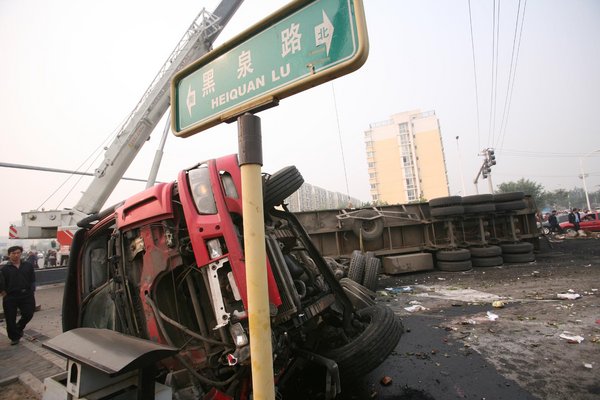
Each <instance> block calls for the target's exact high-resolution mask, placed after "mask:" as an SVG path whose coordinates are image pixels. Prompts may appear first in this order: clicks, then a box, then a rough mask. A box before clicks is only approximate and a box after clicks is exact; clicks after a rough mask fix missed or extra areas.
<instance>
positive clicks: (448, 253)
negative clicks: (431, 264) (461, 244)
mask: <svg viewBox="0 0 600 400" xmlns="http://www.w3.org/2000/svg"><path fill="white" fill-rule="evenodd" d="M435 258H436V260H438V261H466V260H469V259H470V258H471V252H470V251H469V250H468V249H454V250H438V251H437V252H436V253H435Z"/></svg>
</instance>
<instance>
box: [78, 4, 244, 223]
mask: <svg viewBox="0 0 600 400" xmlns="http://www.w3.org/2000/svg"><path fill="white" fill-rule="evenodd" d="M240 3H241V1H233V0H227V1H223V2H221V4H219V6H218V7H217V8H216V9H215V12H214V13H212V14H211V13H209V12H208V11H206V10H204V9H203V10H202V11H201V12H200V13H199V14H198V16H197V17H196V19H194V21H193V22H192V24H191V25H190V27H189V29H188V30H187V32H186V33H185V34H184V35H183V37H182V39H181V41H180V42H179V44H178V45H177V47H176V48H175V49H174V50H173V52H172V53H171V55H170V56H169V58H168V59H167V61H166V62H165V63H164V65H163V66H162V68H161V69H160V71H159V72H158V74H157V75H156V77H155V78H154V80H153V81H152V83H151V84H150V86H149V87H148V89H147V90H146V93H144V95H143V96H142V98H141V100H140V101H139V103H138V104H137V105H136V107H135V108H134V110H133V111H132V112H131V114H130V115H129V117H128V118H127V120H126V121H125V122H124V123H123V125H122V126H121V129H120V130H119V133H118V134H117V137H116V139H115V140H114V142H113V143H112V144H111V145H110V147H109V148H108V149H107V150H106V153H105V157H104V160H103V161H102V163H101V164H100V166H99V167H98V168H97V169H96V170H95V172H94V175H95V177H94V179H93V181H92V182H91V183H90V186H89V187H88V189H87V190H86V191H85V192H84V194H83V196H82V197H81V199H80V200H79V202H78V203H77V204H76V205H75V210H77V211H80V212H82V213H84V214H92V213H95V212H98V211H100V209H101V208H102V206H103V205H104V203H105V202H106V200H107V199H108V197H109V196H110V194H111V193H112V192H113V190H114V189H115V187H116V186H117V184H118V183H119V180H121V178H122V177H123V175H124V174H125V171H126V170H127V168H128V167H129V165H131V163H132V162H133V160H134V158H135V156H136V155H137V154H138V152H139V150H140V149H141V147H142V145H143V144H144V143H145V142H146V141H147V140H148V138H149V137H150V134H151V133H152V131H153V130H154V128H155V127H156V125H157V124H158V122H159V121H160V119H161V118H162V117H163V115H164V114H165V112H166V111H167V109H168V107H169V96H168V93H169V83H170V80H171V77H172V76H173V74H174V73H175V72H177V71H178V70H180V69H181V68H182V67H183V66H185V65H186V64H189V62H191V61H193V60H195V59H197V58H199V57H200V56H202V55H203V54H205V53H207V52H208V51H209V50H210V48H211V46H212V43H213V42H214V40H215V39H216V38H217V36H218V34H219V33H220V32H221V30H222V28H223V27H224V26H225V24H226V23H227V22H228V21H229V19H230V18H231V17H232V16H233V13H234V12H235V11H236V10H237V8H238V7H239V5H240Z"/></svg>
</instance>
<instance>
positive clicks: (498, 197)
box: [494, 192, 525, 202]
mask: <svg viewBox="0 0 600 400" xmlns="http://www.w3.org/2000/svg"><path fill="white" fill-rule="evenodd" d="M524 197H525V193H523V192H507V193H496V194H494V201H495V202H504V201H514V200H523V198H524Z"/></svg>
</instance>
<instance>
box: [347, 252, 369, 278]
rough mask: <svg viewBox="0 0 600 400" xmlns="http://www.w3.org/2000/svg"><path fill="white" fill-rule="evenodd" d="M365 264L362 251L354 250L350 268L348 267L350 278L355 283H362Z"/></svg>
mask: <svg viewBox="0 0 600 400" xmlns="http://www.w3.org/2000/svg"><path fill="white" fill-rule="evenodd" d="M365 262H366V257H365V255H364V254H363V253H362V252H361V251H360V250H354V251H353V252H352V258H351V259H350V266H349V267H348V278H350V279H352V280H353V281H354V282H357V283H362V279H363V275H364V270H365Z"/></svg>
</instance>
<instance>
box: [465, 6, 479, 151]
mask: <svg viewBox="0 0 600 400" xmlns="http://www.w3.org/2000/svg"><path fill="white" fill-rule="evenodd" d="M468 2H469V27H470V29H471V50H472V53H473V77H474V79H475V108H476V109H477V148H480V147H481V131H480V130H479V90H478V89H477V68H475V41H474V40H473V18H472V16H471V0H468Z"/></svg>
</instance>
